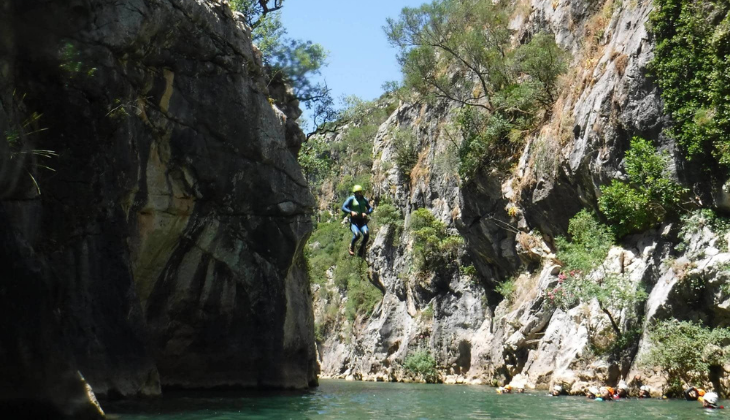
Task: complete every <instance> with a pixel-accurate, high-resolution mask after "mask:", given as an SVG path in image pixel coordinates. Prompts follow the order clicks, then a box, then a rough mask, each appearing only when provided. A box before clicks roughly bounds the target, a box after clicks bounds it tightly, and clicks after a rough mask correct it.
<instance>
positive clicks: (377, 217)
mask: <svg viewBox="0 0 730 420" xmlns="http://www.w3.org/2000/svg"><path fill="white" fill-rule="evenodd" d="M373 220H374V221H375V222H376V223H377V224H378V225H379V226H385V225H393V226H396V227H403V215H402V214H401V212H400V210H398V208H397V207H396V206H394V205H392V204H390V203H385V202H383V203H380V205H379V206H378V207H377V208H376V209H375V212H374V213H373Z"/></svg>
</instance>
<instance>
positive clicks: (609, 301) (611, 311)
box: [547, 210, 646, 339]
mask: <svg viewBox="0 0 730 420" xmlns="http://www.w3.org/2000/svg"><path fill="white" fill-rule="evenodd" d="M568 233H569V234H570V236H571V240H570V241H569V240H567V239H566V238H564V237H558V238H557V239H556V245H557V248H558V252H557V258H558V260H560V261H561V262H562V263H563V270H562V272H561V273H560V274H559V277H558V286H557V287H555V288H554V289H552V290H550V291H548V296H547V297H548V299H549V300H550V301H552V302H554V303H555V304H556V305H557V306H561V307H563V308H566V309H567V308H569V307H572V306H575V305H576V304H577V303H579V302H586V301H590V300H592V299H595V300H596V301H597V302H598V306H599V308H600V309H601V311H602V312H603V313H604V314H605V315H606V316H607V317H608V320H609V321H610V323H611V328H612V329H613V331H614V332H615V333H616V336H617V338H619V339H621V338H622V337H623V332H622V331H621V327H620V318H619V317H618V316H619V315H620V314H621V312H622V311H624V310H628V311H629V312H631V311H630V310H631V309H633V308H634V307H635V305H636V304H637V303H638V302H641V301H643V300H644V299H646V292H645V291H644V290H643V289H641V288H640V287H638V285H637V284H635V283H634V282H632V281H631V279H630V278H629V277H628V276H626V275H625V274H623V273H613V272H611V271H610V270H609V269H608V267H606V266H605V264H604V262H605V259H606V257H607V255H608V251H609V250H610V249H611V246H612V245H613V243H614V236H613V233H612V232H611V230H610V229H609V228H608V227H607V226H605V225H603V224H601V222H599V221H598V220H597V219H596V217H595V216H594V215H592V214H591V213H589V212H588V211H586V210H581V211H580V212H578V214H576V215H575V216H574V217H573V218H572V219H571V220H570V224H569V226H568Z"/></svg>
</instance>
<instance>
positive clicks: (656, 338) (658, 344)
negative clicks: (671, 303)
mask: <svg viewBox="0 0 730 420" xmlns="http://www.w3.org/2000/svg"><path fill="white" fill-rule="evenodd" d="M649 338H650V340H651V341H652V343H653V344H654V346H653V347H652V348H651V349H650V350H649V352H648V353H647V354H646V355H645V356H644V357H643V358H642V360H641V361H642V363H643V364H644V365H647V366H651V367H659V368H661V370H662V372H664V374H665V375H666V376H667V382H668V383H669V384H670V386H671V388H672V390H671V391H674V393H675V394H681V392H682V389H684V387H685V386H686V385H695V384H702V383H707V382H708V379H709V377H708V375H709V372H710V367H711V366H722V364H723V363H725V362H727V361H728V360H730V353H729V352H728V351H727V349H726V348H725V346H727V345H728V344H730V329H727V328H715V329H712V328H708V327H704V326H702V325H700V324H695V323H693V322H691V321H678V320H676V319H672V320H665V321H660V322H657V323H656V324H654V325H653V326H652V327H651V328H650V330H649Z"/></svg>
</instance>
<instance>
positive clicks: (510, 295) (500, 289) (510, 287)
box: [494, 278, 516, 302]
mask: <svg viewBox="0 0 730 420" xmlns="http://www.w3.org/2000/svg"><path fill="white" fill-rule="evenodd" d="M515 286H516V282H515V279H514V278H510V279H508V280H505V281H503V282H502V283H499V284H498V285H497V287H495V288H494V290H495V291H497V293H499V294H500V295H502V296H504V298H505V299H507V301H508V302H512V299H514V294H515V290H516V287H515Z"/></svg>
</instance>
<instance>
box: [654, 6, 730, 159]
mask: <svg viewBox="0 0 730 420" xmlns="http://www.w3.org/2000/svg"><path fill="white" fill-rule="evenodd" d="M728 11H730V3H728V2H727V1H724V0H654V9H653V11H652V13H651V15H650V19H649V25H648V28H649V30H650V32H651V33H652V34H653V35H654V37H655V39H656V47H655V50H654V60H653V61H652V63H651V65H650V68H649V69H650V73H651V74H652V75H654V76H655V77H656V80H657V83H658V85H659V87H660V88H661V92H662V99H663V100H664V108H665V111H666V112H667V113H668V114H669V115H671V117H672V120H673V121H674V123H675V125H674V127H673V128H672V129H671V130H670V131H669V134H670V135H671V136H672V137H674V138H676V139H677V140H678V141H679V143H680V144H681V145H682V146H683V148H684V149H685V151H686V152H687V155H688V157H689V158H697V157H711V156H713V157H714V158H715V159H716V162H718V163H720V164H721V165H724V166H725V167H726V168H727V167H728V166H729V165H730V83H728V74H730V60H728V58H727V57H728V54H729V53H730V15H729V14H728ZM712 166H714V165H709V167H710V168H712Z"/></svg>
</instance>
